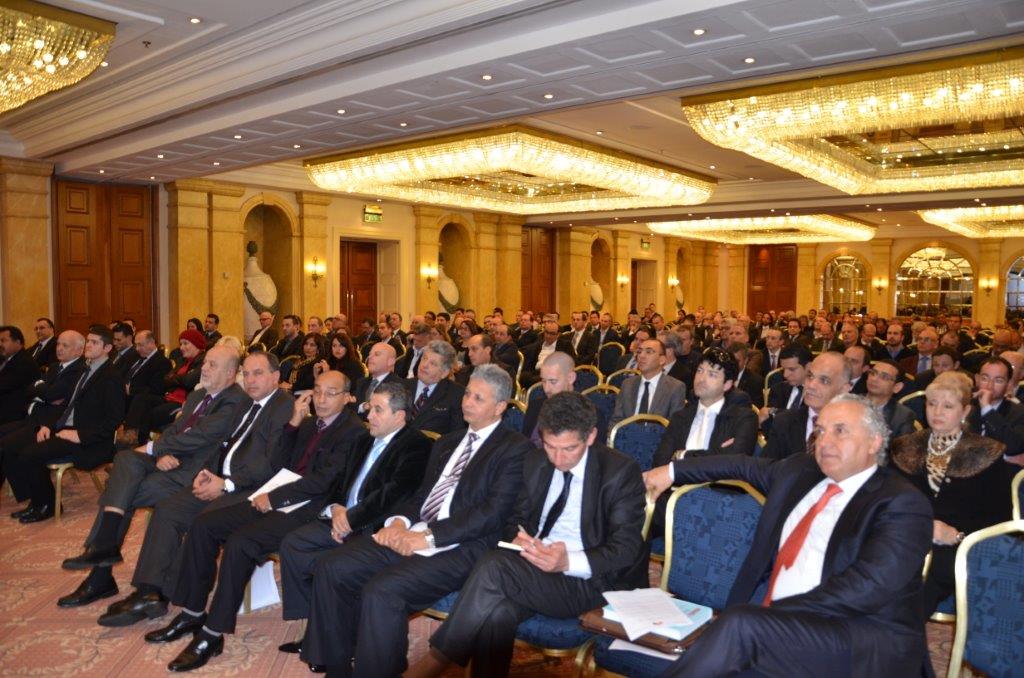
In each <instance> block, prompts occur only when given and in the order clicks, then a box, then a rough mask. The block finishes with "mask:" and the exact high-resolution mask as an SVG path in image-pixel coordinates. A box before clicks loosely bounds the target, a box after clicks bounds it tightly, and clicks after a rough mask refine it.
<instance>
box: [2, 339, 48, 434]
mask: <svg viewBox="0 0 1024 678" xmlns="http://www.w3.org/2000/svg"><path fill="white" fill-rule="evenodd" d="M0 358H3V362H0V425H2V424H6V423H9V422H12V421H21V420H22V418H23V417H24V416H25V410H26V408H27V407H28V390H29V388H31V386H32V384H34V383H36V381H38V380H39V366H38V365H37V364H36V361H35V360H33V359H32V355H31V354H30V353H29V352H28V351H26V350H25V335H24V334H22V332H21V330H20V329H19V328H17V327H15V326H13V325H3V326H0Z"/></svg>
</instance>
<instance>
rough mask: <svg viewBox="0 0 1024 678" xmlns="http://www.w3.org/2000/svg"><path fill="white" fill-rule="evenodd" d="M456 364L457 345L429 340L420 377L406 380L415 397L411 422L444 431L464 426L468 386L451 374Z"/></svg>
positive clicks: (420, 369) (421, 363)
mask: <svg viewBox="0 0 1024 678" xmlns="http://www.w3.org/2000/svg"><path fill="white" fill-rule="evenodd" d="M454 365H455V349H454V348H452V345H451V344H449V343H448V342H445V341H432V342H430V343H429V344H427V348H426V349H425V350H424V351H423V357H422V358H420V364H419V369H418V372H419V378H418V379H407V380H406V382H405V387H406V390H408V391H409V397H410V398H412V421H411V422H409V425H410V426H412V427H413V428H415V429H419V430H420V431H433V432H434V433H440V434H441V435H444V434H446V433H449V432H450V431H454V430H456V429H461V428H462V426H463V424H462V406H461V401H462V394H463V390H464V389H463V388H462V387H461V386H459V385H458V384H456V383H455V382H454V381H452V380H451V379H449V378H448V377H449V376H451V373H452V367H454ZM499 369H501V368H499Z"/></svg>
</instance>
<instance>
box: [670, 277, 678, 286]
mask: <svg viewBox="0 0 1024 678" xmlns="http://www.w3.org/2000/svg"><path fill="white" fill-rule="evenodd" d="M678 284H679V278H677V277H675V276H674V275H670V276H669V277H668V286H669V287H675V286H676V285H678Z"/></svg>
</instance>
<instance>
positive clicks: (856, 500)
mask: <svg viewBox="0 0 1024 678" xmlns="http://www.w3.org/2000/svg"><path fill="white" fill-rule="evenodd" d="M881 486H882V470H881V469H876V470H875V472H874V474H873V475H872V476H871V477H870V478H868V480H867V482H866V483H864V484H863V485H861V486H860V489H859V490H857V492H856V493H855V494H854V495H853V499H851V500H850V501H849V503H847V504H846V508H844V509H843V512H842V513H841V514H840V515H839V520H838V521H837V522H836V526H835V528H833V530H832V536H831V537H830V538H829V540H828V547H827V548H826V549H825V561H824V564H823V567H822V572H821V579H822V581H824V580H825V578H826V577H827V576H829V575H831V567H832V564H833V561H834V559H835V556H836V549H838V548H839V544H840V542H841V541H842V540H844V539H846V538H847V537H849V536H850V535H853V534H856V532H857V525H858V524H860V516H861V514H862V513H863V512H864V511H865V510H866V509H867V508H869V507H870V505H871V504H872V501H871V499H872V494H873V493H874V492H875V491H877V490H878V488H880V487H881Z"/></svg>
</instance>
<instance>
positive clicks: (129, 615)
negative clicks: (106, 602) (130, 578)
mask: <svg viewBox="0 0 1024 678" xmlns="http://www.w3.org/2000/svg"><path fill="white" fill-rule="evenodd" d="M165 614H167V600H166V599H165V598H164V597H163V596H161V595H160V594H159V593H140V592H139V591H138V590H136V591H133V592H132V594H131V595H130V596H128V597H127V598H125V599H124V600H120V601H118V602H116V603H114V604H113V605H111V606H110V607H108V608H107V612H106V614H104V615H102V616H101V617H100V618H99V619H97V620H96V623H97V624H99V625H100V626H114V627H120V626H131V625H132V624H135V623H138V622H140V621H142V620H143V619H146V618H149V619H156V618H157V617H162V616H164V615H165Z"/></svg>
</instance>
